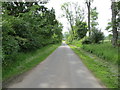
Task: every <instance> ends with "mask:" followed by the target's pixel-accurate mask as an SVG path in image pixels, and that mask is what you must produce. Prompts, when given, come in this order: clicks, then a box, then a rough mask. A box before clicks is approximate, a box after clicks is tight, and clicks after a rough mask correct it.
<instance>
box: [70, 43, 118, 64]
mask: <svg viewBox="0 0 120 90" xmlns="http://www.w3.org/2000/svg"><path fill="white" fill-rule="evenodd" d="M71 44H72V45H75V46H77V47H80V48H82V49H84V50H85V51H87V52H90V53H93V54H95V55H97V56H98V57H100V58H102V59H104V60H106V61H107V62H111V63H112V64H116V65H117V64H118V62H119V60H118V54H119V53H118V47H116V48H113V46H112V44H111V43H110V42H104V43H101V44H83V45H82V44H81V41H73V42H72V43H71Z"/></svg>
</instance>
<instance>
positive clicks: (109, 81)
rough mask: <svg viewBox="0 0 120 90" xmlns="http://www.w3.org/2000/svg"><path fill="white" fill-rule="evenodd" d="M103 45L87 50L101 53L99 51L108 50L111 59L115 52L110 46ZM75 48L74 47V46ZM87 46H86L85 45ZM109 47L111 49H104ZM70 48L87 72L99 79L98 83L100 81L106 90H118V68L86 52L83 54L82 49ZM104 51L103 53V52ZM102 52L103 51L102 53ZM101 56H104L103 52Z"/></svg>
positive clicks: (91, 46)
mask: <svg viewBox="0 0 120 90" xmlns="http://www.w3.org/2000/svg"><path fill="white" fill-rule="evenodd" d="M105 45H106V44H104V45H102V44H101V45H100V47H97V46H94V45H89V46H90V47H89V49H91V48H92V49H93V48H94V50H96V49H97V48H98V49H99V50H98V49H97V50H96V51H98V52H101V49H105V50H108V51H107V52H109V51H111V49H112V51H113V52H110V53H111V57H112V56H113V55H112V54H113V53H114V55H115V54H117V52H116V50H115V52H114V48H113V47H112V45H111V44H110V43H109V44H107V45H106V46H105ZM75 46H76V45H75ZM87 46H88V45H87ZM108 46H110V47H111V49H106V47H108ZM71 48H72V49H73V50H74V52H75V53H76V54H77V55H78V56H80V58H81V60H82V61H83V63H84V64H85V65H86V66H87V67H88V69H89V70H91V71H92V73H93V74H94V75H95V76H96V77H97V78H99V79H100V81H102V83H103V84H104V85H105V86H106V87H107V88H118V85H119V83H118V75H119V73H118V66H114V65H113V63H109V62H107V61H106V60H103V59H100V58H98V57H97V56H95V55H93V54H90V53H88V52H85V51H84V50H85V49H84V50H83V49H81V48H78V47H74V46H71ZM105 50H104V51H105ZM102 52H103V51H102ZM103 55H105V52H103Z"/></svg>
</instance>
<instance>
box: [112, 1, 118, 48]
mask: <svg viewBox="0 0 120 90" xmlns="http://www.w3.org/2000/svg"><path fill="white" fill-rule="evenodd" d="M111 9H112V32H113V39H112V45H113V46H114V47H115V46H117V40H118V32H117V26H116V16H117V14H116V2H112V6H111Z"/></svg>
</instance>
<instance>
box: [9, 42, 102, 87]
mask: <svg viewBox="0 0 120 90" xmlns="http://www.w3.org/2000/svg"><path fill="white" fill-rule="evenodd" d="M9 88H103V86H102V85H100V84H99V82H98V80H97V79H96V78H95V77H94V76H93V75H92V74H91V72H90V71H89V70H88V69H87V68H86V66H85V65H84V64H83V63H82V62H81V60H80V59H79V57H78V56H77V55H75V53H74V52H73V51H72V50H71V49H70V47H69V46H68V45H66V44H62V45H61V46H60V47H59V48H58V49H56V50H55V51H54V52H53V53H52V54H51V55H50V56H49V57H48V58H47V59H46V60H44V61H43V62H42V63H40V64H39V65H37V66H36V67H35V68H33V69H32V70H30V71H29V72H28V74H26V75H25V76H24V77H23V79H22V80H21V81H19V82H15V83H13V84H11V85H10V86H9Z"/></svg>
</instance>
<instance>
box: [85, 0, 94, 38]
mask: <svg viewBox="0 0 120 90" xmlns="http://www.w3.org/2000/svg"><path fill="white" fill-rule="evenodd" d="M91 2H93V0H86V4H87V8H88V30H89V36H90V35H91V29H90V7H91Z"/></svg>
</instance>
